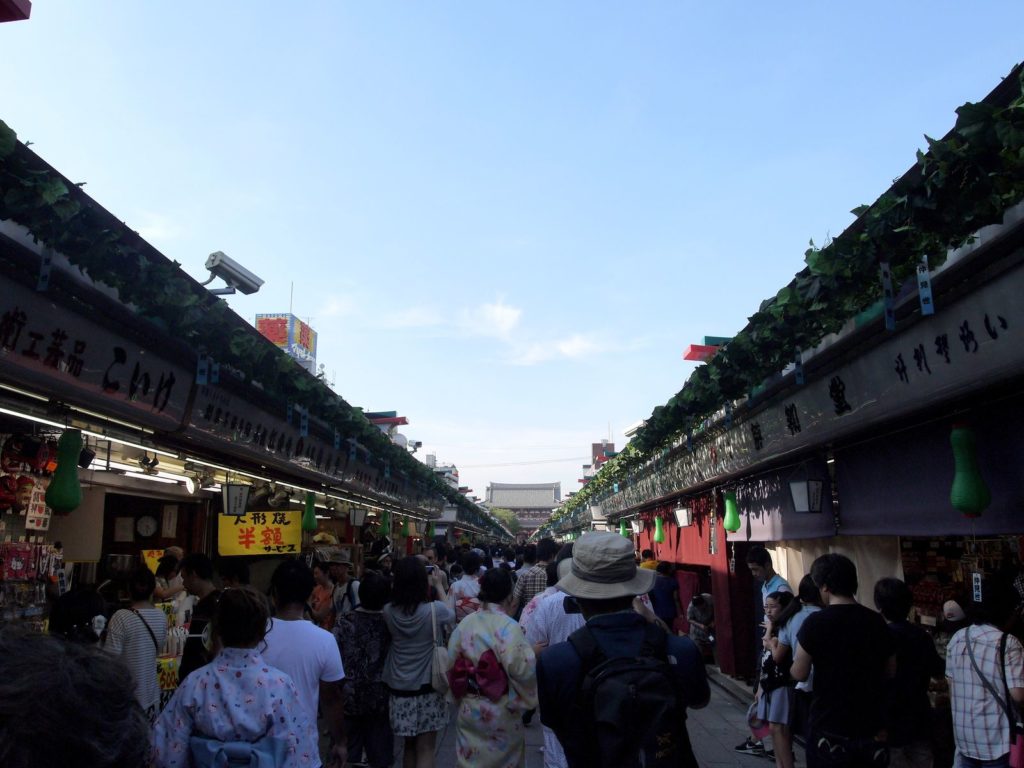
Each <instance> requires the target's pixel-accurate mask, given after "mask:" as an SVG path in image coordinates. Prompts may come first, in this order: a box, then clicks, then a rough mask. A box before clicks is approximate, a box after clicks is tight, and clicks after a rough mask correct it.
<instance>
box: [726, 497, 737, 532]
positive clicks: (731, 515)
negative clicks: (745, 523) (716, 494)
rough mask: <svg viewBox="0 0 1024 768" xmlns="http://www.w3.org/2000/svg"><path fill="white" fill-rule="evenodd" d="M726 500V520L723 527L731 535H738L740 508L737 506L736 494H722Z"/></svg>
mask: <svg viewBox="0 0 1024 768" xmlns="http://www.w3.org/2000/svg"><path fill="white" fill-rule="evenodd" d="M722 498H723V499H725V520H723V521H722V527H723V528H725V530H727V531H728V532H729V533H736V531H738V530H739V529H740V508H739V506H737V504H736V492H735V491H726V492H725V493H724V494H722Z"/></svg>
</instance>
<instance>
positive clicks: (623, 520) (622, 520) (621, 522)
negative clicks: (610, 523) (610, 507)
mask: <svg viewBox="0 0 1024 768" xmlns="http://www.w3.org/2000/svg"><path fill="white" fill-rule="evenodd" d="M619 536H625V537H626V538H627V539H628V538H629V531H628V530H627V529H626V518H624V517H620V518H619Z"/></svg>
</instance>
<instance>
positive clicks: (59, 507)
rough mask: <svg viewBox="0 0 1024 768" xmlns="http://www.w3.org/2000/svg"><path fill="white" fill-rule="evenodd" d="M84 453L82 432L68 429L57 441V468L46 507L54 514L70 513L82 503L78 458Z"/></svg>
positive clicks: (47, 491)
mask: <svg viewBox="0 0 1024 768" xmlns="http://www.w3.org/2000/svg"><path fill="white" fill-rule="evenodd" d="M81 453H82V432H81V430H78V429H67V430H65V431H64V434H63V435H61V436H60V440H59V441H57V468H56V470H54V473H53V478H52V479H51V480H50V487H49V488H47V489H46V506H48V507H49V508H50V509H52V510H53V511H54V512H59V513H65V514H66V513H68V512H71V511H72V510H75V509H78V506H79V505H80V504H81V503H82V486H81V484H79V482H78V457H79V456H80V455H81Z"/></svg>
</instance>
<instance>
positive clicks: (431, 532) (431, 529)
mask: <svg viewBox="0 0 1024 768" xmlns="http://www.w3.org/2000/svg"><path fill="white" fill-rule="evenodd" d="M435 535H436V534H435V533H434V523H433V522H431V523H430V525H428V526H427V536H428V537H429V538H430V539H431V540H433V538H434V536H435Z"/></svg>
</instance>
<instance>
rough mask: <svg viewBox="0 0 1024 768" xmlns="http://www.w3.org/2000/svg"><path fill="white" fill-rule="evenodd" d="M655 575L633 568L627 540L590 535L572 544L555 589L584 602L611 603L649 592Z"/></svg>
mask: <svg viewBox="0 0 1024 768" xmlns="http://www.w3.org/2000/svg"><path fill="white" fill-rule="evenodd" d="M559 565H561V563H560V564H559ZM657 575H658V574H657V573H655V572H654V571H652V570H648V569H644V568H637V567H636V560H635V559H634V557H633V543H632V542H631V541H630V540H629V539H627V538H624V537H623V536H620V535H619V534H617V533H612V532H610V531H607V532H606V531H592V532H591V533H585V534H583V535H582V536H580V537H579V539H577V540H576V542H575V543H574V544H573V548H572V565H571V567H570V570H569V573H567V574H566V575H565V576H563V577H562V578H560V579H559V580H558V588H559V589H561V590H562V591H563V592H567V593H569V594H570V595H573V596H574V597H580V598H583V599H584V600H611V599H613V598H616V597H628V596H630V595H634V596H635V595H643V594H646V593H648V592H650V591H651V588H652V587H653V586H654V580H655V579H656V578H657Z"/></svg>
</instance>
